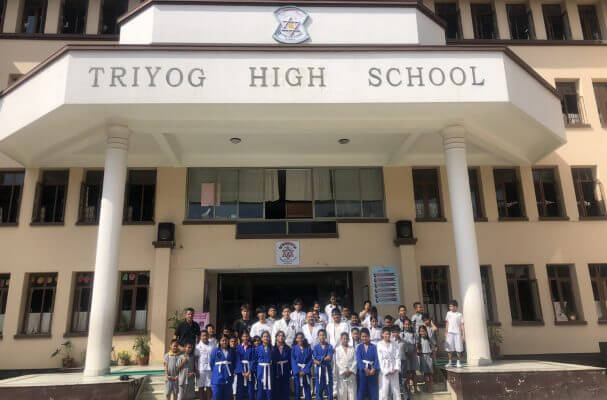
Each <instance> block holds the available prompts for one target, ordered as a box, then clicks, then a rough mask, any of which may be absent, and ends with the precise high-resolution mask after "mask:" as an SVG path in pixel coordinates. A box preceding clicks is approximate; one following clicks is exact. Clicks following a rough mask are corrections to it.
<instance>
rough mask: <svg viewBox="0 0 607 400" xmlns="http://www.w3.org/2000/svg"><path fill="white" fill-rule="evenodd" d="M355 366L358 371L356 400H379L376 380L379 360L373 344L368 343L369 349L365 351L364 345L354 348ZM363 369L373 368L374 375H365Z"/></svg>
mask: <svg viewBox="0 0 607 400" xmlns="http://www.w3.org/2000/svg"><path fill="white" fill-rule="evenodd" d="M356 365H357V369H358V374H357V376H358V387H357V389H356V390H357V393H356V400H364V399H365V398H368V399H369V400H378V399H379V386H378V384H377V379H378V376H379V372H380V368H379V359H378V358H377V346H375V345H374V344H373V343H369V347H368V348H367V349H365V345H364V344H360V345H359V346H358V347H357V348H356ZM365 368H366V369H371V368H375V375H373V376H367V375H365V371H364V370H365Z"/></svg>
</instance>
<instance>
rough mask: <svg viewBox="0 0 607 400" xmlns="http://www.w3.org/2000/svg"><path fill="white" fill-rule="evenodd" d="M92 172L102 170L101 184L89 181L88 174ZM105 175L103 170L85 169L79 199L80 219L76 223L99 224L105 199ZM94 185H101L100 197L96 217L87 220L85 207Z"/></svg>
mask: <svg viewBox="0 0 607 400" xmlns="http://www.w3.org/2000/svg"><path fill="white" fill-rule="evenodd" d="M91 172H101V174H102V177H101V183H100V184H94V183H88V182H87V178H88V174H89V173H91ZM103 175H104V171H103V170H96V169H91V170H87V171H84V176H83V178H84V180H83V181H82V182H81V183H80V197H79V200H78V220H77V222H76V225H99V215H100V212H101V200H102V199H103ZM94 186H99V198H98V199H97V205H96V212H95V217H94V218H93V219H92V220H87V218H85V214H86V213H85V209H86V207H87V204H88V201H86V200H87V196H88V190H90V188H91V187H94Z"/></svg>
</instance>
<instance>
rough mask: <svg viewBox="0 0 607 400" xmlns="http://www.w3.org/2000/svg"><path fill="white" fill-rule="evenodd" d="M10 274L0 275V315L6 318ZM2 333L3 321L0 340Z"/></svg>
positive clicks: (0, 325) (1, 328)
mask: <svg viewBox="0 0 607 400" xmlns="http://www.w3.org/2000/svg"><path fill="white" fill-rule="evenodd" d="M10 280H11V274H10V273H8V274H5V273H2V274H0V315H3V316H4V317H3V318H6V305H7V303H8V291H9V289H10ZM3 331H4V320H3V321H2V324H0V338H1V337H2V334H3Z"/></svg>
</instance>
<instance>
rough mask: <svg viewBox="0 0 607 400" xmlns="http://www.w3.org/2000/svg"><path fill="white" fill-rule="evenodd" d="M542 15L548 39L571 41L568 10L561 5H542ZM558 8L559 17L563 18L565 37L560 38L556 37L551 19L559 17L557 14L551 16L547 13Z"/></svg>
mask: <svg viewBox="0 0 607 400" xmlns="http://www.w3.org/2000/svg"><path fill="white" fill-rule="evenodd" d="M541 6H542V15H543V17H544V26H545V28H546V37H547V39H548V40H571V27H570V23H569V15H568V14H567V9H563V6H562V5H561V3H542V4H541ZM556 6H558V7H559V10H560V11H559V12H560V14H559V16H560V18H561V23H562V24H563V37H561V38H558V37H556V36H555V33H556V32H554V29H553V25H552V21H551V20H550V18H552V17H555V16H557V14H556V13H554V14H551V13H547V12H546V11H547V10H550V9H554V10H556Z"/></svg>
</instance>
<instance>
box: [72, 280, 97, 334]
mask: <svg viewBox="0 0 607 400" xmlns="http://www.w3.org/2000/svg"><path fill="white" fill-rule="evenodd" d="M79 275H88V276H89V277H90V281H89V282H88V283H87V284H85V285H79V284H78V277H79ZM73 280H74V283H73V285H72V286H73V289H72V297H71V298H72V303H71V312H70V317H71V318H70V319H69V321H68V326H69V329H68V335H73V336H78V335H82V336H85V335H88V332H89V326H90V325H89V324H90V318H91V304H92V302H93V283H94V280H95V273H94V272H93V271H81V272H74V274H73ZM87 288H88V289H90V296H89V301H88V311H87V317H86V329H85V330H82V331H80V330H77V329H74V319H75V314H76V313H77V312H80V311H78V310H79V308H80V307H79V305H80V300H81V299H82V289H87Z"/></svg>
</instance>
